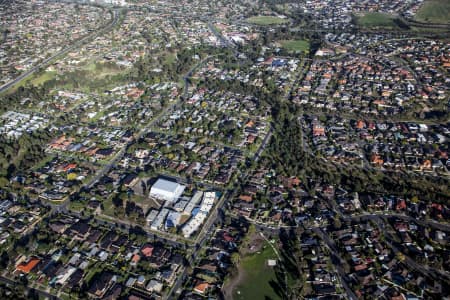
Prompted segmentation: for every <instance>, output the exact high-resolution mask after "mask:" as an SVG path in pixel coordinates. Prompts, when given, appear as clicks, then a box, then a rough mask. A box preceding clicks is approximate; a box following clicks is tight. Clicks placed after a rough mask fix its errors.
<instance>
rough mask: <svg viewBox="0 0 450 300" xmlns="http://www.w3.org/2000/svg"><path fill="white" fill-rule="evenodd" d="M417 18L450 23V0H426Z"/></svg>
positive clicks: (418, 19)
mask: <svg viewBox="0 0 450 300" xmlns="http://www.w3.org/2000/svg"><path fill="white" fill-rule="evenodd" d="M416 20H417V21H420V22H427V23H428V22H429V23H450V0H429V1H425V3H424V4H423V5H422V7H421V8H420V9H419V11H418V12H417V14H416Z"/></svg>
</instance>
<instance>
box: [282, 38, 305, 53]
mask: <svg viewBox="0 0 450 300" xmlns="http://www.w3.org/2000/svg"><path fill="white" fill-rule="evenodd" d="M280 43H281V47H283V48H284V49H286V50H287V51H292V52H309V42H308V41H305V40H285V41H281V42H280Z"/></svg>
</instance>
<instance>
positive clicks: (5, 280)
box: [0, 276, 60, 300]
mask: <svg viewBox="0 0 450 300" xmlns="http://www.w3.org/2000/svg"><path fill="white" fill-rule="evenodd" d="M0 281H1V282H3V283H6V284H7V285H10V286H12V287H15V286H17V285H19V283H17V282H16V281H14V280H12V279H9V278H6V277H4V276H0ZM25 289H26V290H27V291H31V290H34V291H35V292H37V293H38V294H39V295H40V296H42V297H43V298H48V299H51V300H60V298H58V297H57V296H55V295H52V294H50V293H47V292H46V291H42V290H39V289H36V288H33V287H26V288H25Z"/></svg>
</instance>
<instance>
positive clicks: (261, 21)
mask: <svg viewBox="0 0 450 300" xmlns="http://www.w3.org/2000/svg"><path fill="white" fill-rule="evenodd" d="M247 22H249V23H252V24H256V25H279V24H285V23H287V22H288V20H287V19H283V18H278V17H271V16H257V17H251V18H248V19H247Z"/></svg>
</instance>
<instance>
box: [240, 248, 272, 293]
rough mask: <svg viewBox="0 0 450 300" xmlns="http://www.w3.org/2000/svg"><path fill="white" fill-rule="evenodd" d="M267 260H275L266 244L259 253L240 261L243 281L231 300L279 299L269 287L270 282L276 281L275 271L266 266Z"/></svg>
mask: <svg viewBox="0 0 450 300" xmlns="http://www.w3.org/2000/svg"><path fill="white" fill-rule="evenodd" d="M268 259H276V255H275V253H274V252H273V250H272V248H271V247H270V246H269V245H268V244H267V243H266V244H265V248H264V249H262V250H261V252H259V253H256V254H253V255H250V256H247V257H244V258H243V259H242V261H241V266H242V268H243V269H244V270H245V275H244V277H243V278H244V280H243V281H242V282H241V283H240V284H238V286H237V287H236V289H235V290H234V291H233V299H235V300H247V299H248V300H253V299H272V300H276V299H281V297H280V296H279V295H278V294H277V293H276V292H275V290H274V288H273V287H272V286H271V282H277V279H276V275H275V271H274V270H273V269H272V268H271V267H268V266H267V260H268Z"/></svg>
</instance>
